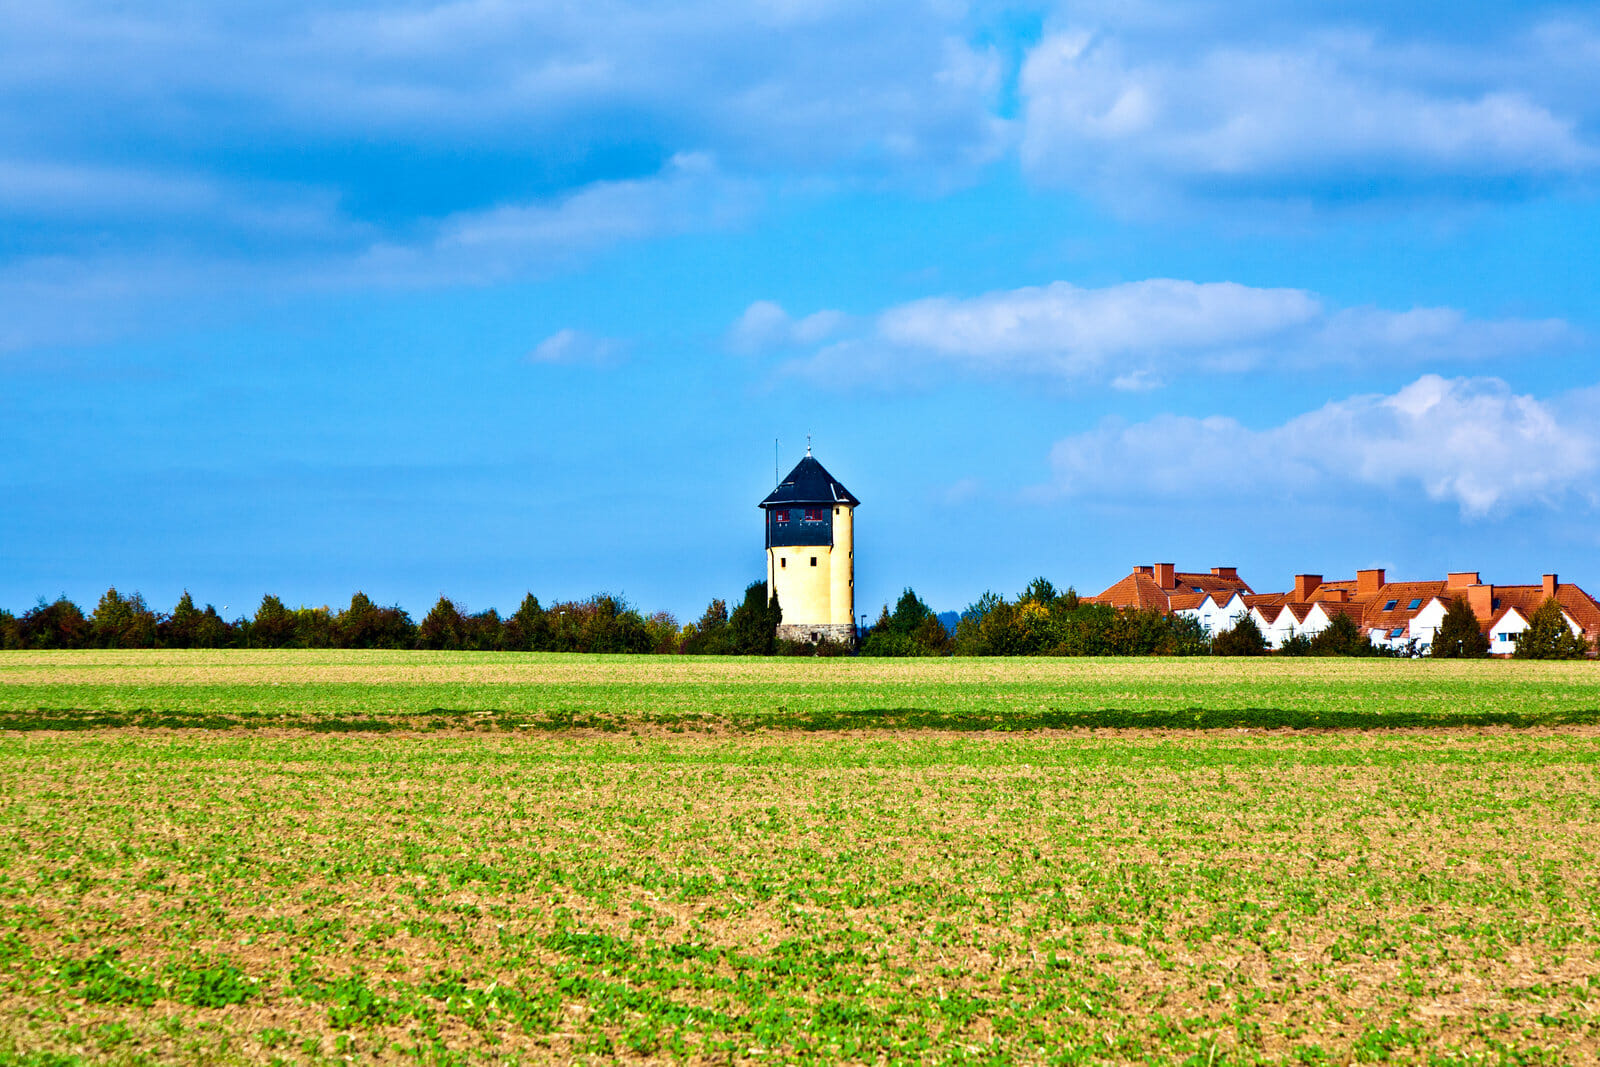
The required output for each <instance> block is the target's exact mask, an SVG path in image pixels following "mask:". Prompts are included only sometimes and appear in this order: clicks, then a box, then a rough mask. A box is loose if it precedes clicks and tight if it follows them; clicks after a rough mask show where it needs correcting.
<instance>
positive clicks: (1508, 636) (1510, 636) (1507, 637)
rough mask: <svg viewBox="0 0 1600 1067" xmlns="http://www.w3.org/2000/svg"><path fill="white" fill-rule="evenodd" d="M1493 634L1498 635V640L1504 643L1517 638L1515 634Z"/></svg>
mask: <svg viewBox="0 0 1600 1067" xmlns="http://www.w3.org/2000/svg"><path fill="white" fill-rule="evenodd" d="M1495 636H1497V637H1499V638H1500V640H1501V641H1503V642H1505V643H1506V644H1510V643H1511V642H1513V641H1515V640H1516V639H1517V636H1516V634H1496V635H1495Z"/></svg>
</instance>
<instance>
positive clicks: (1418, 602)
mask: <svg viewBox="0 0 1600 1067" xmlns="http://www.w3.org/2000/svg"><path fill="white" fill-rule="evenodd" d="M1420 607H1422V598H1421V597H1417V598H1415V599H1414V600H1412V601H1411V603H1409V604H1407V605H1406V610H1407V611H1416V610H1417V609H1418V608H1420Z"/></svg>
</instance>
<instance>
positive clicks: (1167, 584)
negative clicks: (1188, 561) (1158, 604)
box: [1156, 563, 1178, 589]
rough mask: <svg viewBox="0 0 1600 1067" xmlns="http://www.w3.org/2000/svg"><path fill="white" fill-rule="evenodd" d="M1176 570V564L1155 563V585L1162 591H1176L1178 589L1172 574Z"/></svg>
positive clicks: (1176, 581)
mask: <svg viewBox="0 0 1600 1067" xmlns="http://www.w3.org/2000/svg"><path fill="white" fill-rule="evenodd" d="M1177 569H1178V568H1177V565H1176V564H1172V563H1157V564H1156V584H1157V585H1159V586H1160V587H1161V588H1163V589H1176V588H1177V587H1178V580H1177V579H1176V578H1174V577H1173V574H1174V572H1176V571H1177Z"/></svg>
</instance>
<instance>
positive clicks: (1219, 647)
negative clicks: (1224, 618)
mask: <svg viewBox="0 0 1600 1067" xmlns="http://www.w3.org/2000/svg"><path fill="white" fill-rule="evenodd" d="M1341 617H1342V616H1341ZM1266 652H1267V639H1266V638H1265V637H1264V636H1262V633H1261V627H1260V626H1257V625H1256V620H1255V616H1253V615H1251V614H1250V613H1249V612H1248V611H1246V612H1243V613H1241V614H1240V615H1239V617H1238V618H1237V619H1235V620H1233V627H1232V628H1231V629H1228V630H1224V631H1222V632H1221V633H1220V634H1218V635H1217V636H1216V637H1213V638H1212V639H1211V654H1212V655H1213V656H1263V655H1266Z"/></svg>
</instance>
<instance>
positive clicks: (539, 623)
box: [505, 593, 550, 652]
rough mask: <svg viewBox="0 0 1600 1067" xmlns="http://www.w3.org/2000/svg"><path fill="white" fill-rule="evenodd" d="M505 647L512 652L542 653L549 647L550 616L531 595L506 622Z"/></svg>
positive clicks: (537, 599) (536, 598) (525, 597)
mask: <svg viewBox="0 0 1600 1067" xmlns="http://www.w3.org/2000/svg"><path fill="white" fill-rule="evenodd" d="M505 647H506V648H508V649H510V650H512V651H514V652H543V651H545V650H547V649H548V648H549V647H550V616H549V614H548V613H547V612H546V611H545V610H544V608H542V607H540V606H539V598H538V597H536V596H534V595H533V594H532V593H529V594H527V595H526V596H524V597H523V598H522V605H521V606H520V607H518V608H517V610H516V611H514V612H512V614H511V617H510V618H509V619H507V620H506V625H505Z"/></svg>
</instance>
